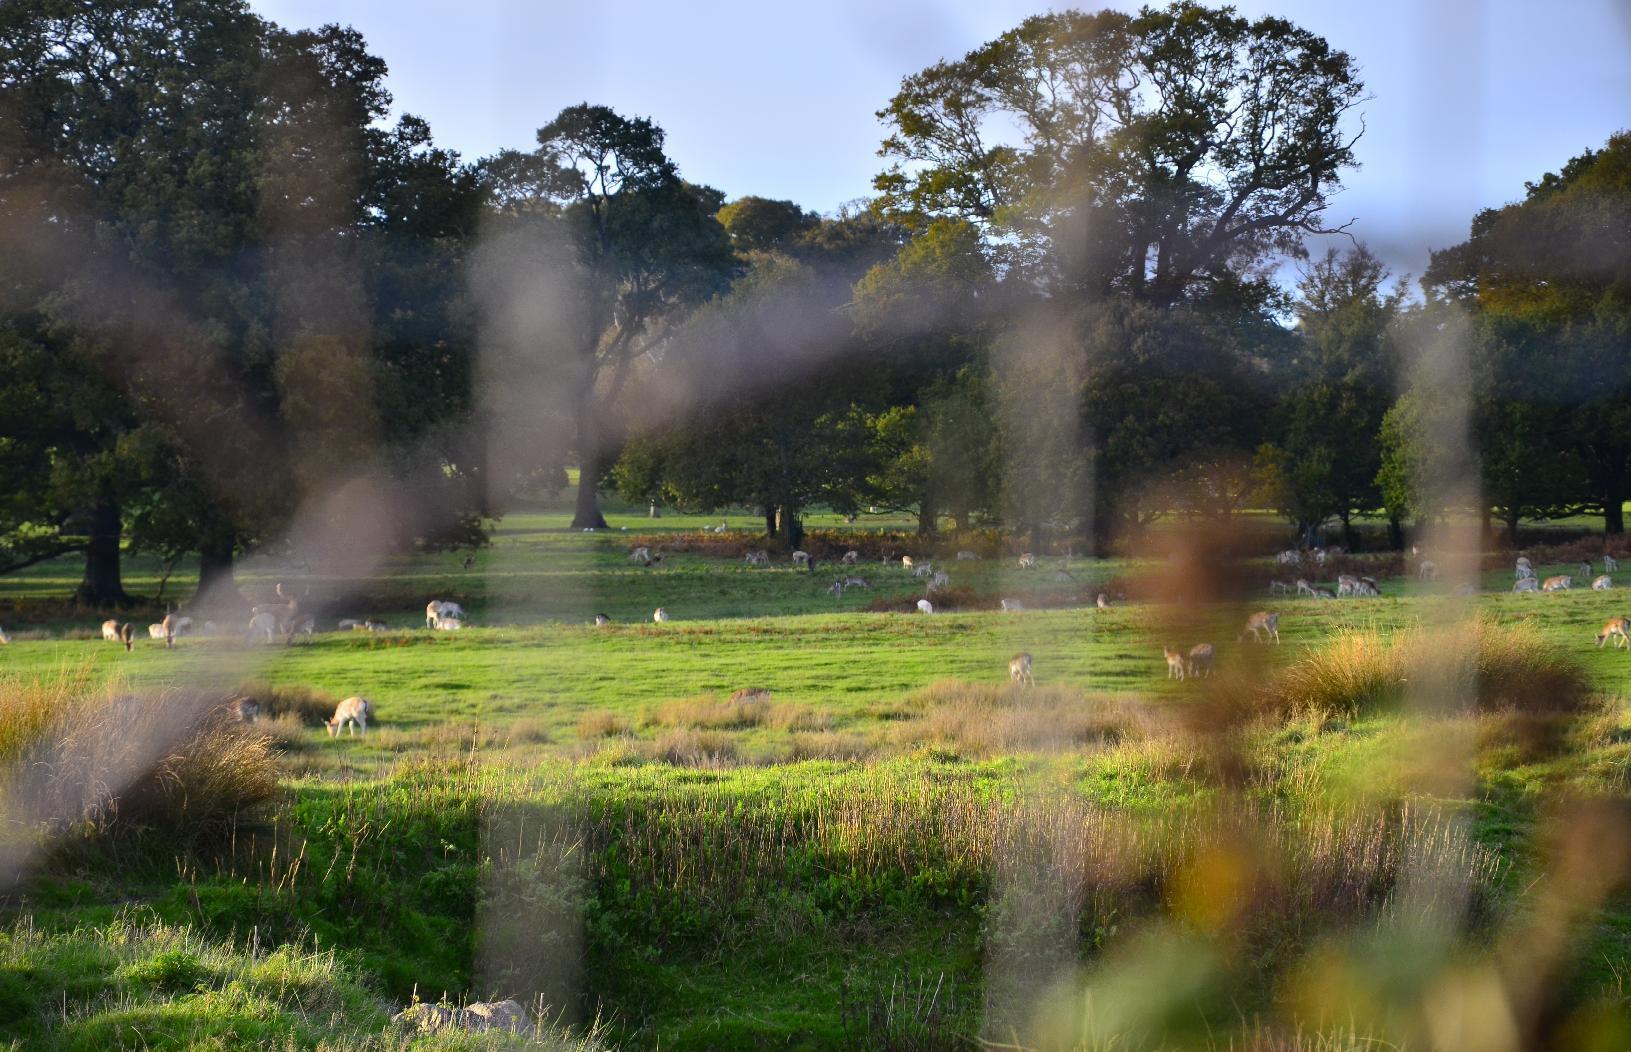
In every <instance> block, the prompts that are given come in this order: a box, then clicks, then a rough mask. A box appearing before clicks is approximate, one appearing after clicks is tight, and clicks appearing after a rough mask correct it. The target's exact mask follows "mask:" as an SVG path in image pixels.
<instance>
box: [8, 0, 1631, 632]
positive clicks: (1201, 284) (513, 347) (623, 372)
mask: <svg viewBox="0 0 1631 1052" xmlns="http://www.w3.org/2000/svg"><path fill="white" fill-rule="evenodd" d="M1271 59H1272V60H1271ZM385 74H386V66H385V63H384V61H383V60H381V59H380V58H378V57H376V56H374V55H372V54H370V53H369V51H368V50H367V47H366V45H365V42H364V41H363V40H362V39H361V37H360V36H359V35H358V34H357V33H356V32H355V31H353V30H350V29H346V28H343V27H339V26H326V27H323V28H321V29H316V30H305V31H299V32H295V31H289V30H285V29H282V28H280V27H278V26H276V25H273V24H271V23H269V22H267V21H265V20H263V19H261V18H259V17H257V16H255V15H254V14H253V13H252V12H250V11H249V9H248V8H247V6H246V5H245V4H243V3H241V2H237V0H169V2H156V0H129V2H121V0H114V2H110V3H101V4H95V5H81V4H63V3H58V2H55V0H10V2H8V3H6V4H4V5H3V6H0V572H9V571H12V570H16V569H19V568H22V567H25V566H28V565H31V564H33V563H35V562H38V561H41V560H43V559H49V558H55V557H59V556H62V555H64V554H68V553H83V555H84V557H85V560H86V570H85V577H84V581H83V584H82V586H81V595H82V598H84V599H85V600H86V601H88V602H92V603H98V604H110V603H119V602H124V601H126V600H127V599H128V597H127V596H126V595H125V593H124V589H123V586H122V583H121V578H120V557H121V552H122V551H128V550H138V551H144V552H151V553H156V554H158V555H159V556H161V557H162V558H164V559H165V560H167V561H169V562H171V563H174V562H175V561H176V560H179V559H182V558H187V557H191V556H194V555H197V556H198V557H200V559H201V565H202V567H203V575H202V576H203V580H202V582H201V587H202V588H203V589H206V590H208V589H220V590H221V594H223V595H230V594H231V587H232V566H233V562H234V559H235V558H236V557H237V556H238V555H240V554H242V553H244V552H246V551H248V550H252V549H263V548H266V547H268V546H274V545H287V546H289V547H290V549H291V550H292V551H293V552H295V553H296V554H298V555H300V556H301V557H304V558H309V559H332V560H341V561H343V560H344V559H345V558H347V557H348V556H357V553H358V552H361V551H364V550H370V551H382V550H390V549H394V548H400V547H403V546H408V545H420V546H426V547H432V548H435V547H443V548H446V547H460V546H467V545H474V544H479V543H481V542H482V540H483V539H484V536H485V532H486V530H487V529H488V528H489V526H490V524H491V523H492V521H493V519H494V518H495V517H496V516H498V515H501V514H502V513H503V511H504V509H505V508H506V506H507V505H508V504H509V503H510V502H512V501H513V500H514V499H515V498H516V497H517V496H518V495H524V494H528V493H532V492H537V491H539V490H541V489H549V488H558V487H560V486H562V485H564V484H565V479H566V475H565V470H564V467H565V465H568V464H576V465H579V466H580V467H581V468H582V472H581V482H580V484H579V488H578V494H577V509H576V516H575V520H574V525H576V526H579V527H589V526H598V525H603V520H602V519H601V515H600V510H599V507H598V502H597V494H598V492H599V491H600V489H601V488H602V487H604V486H607V485H612V486H615V487H616V488H617V490H618V491H619V492H620V493H621V494H622V495H623V496H625V497H626V498H628V499H631V500H639V501H642V502H644V501H647V500H651V501H657V502H660V503H662V504H664V505H668V506H674V507H680V508H685V509H693V510H711V509H716V508H720V507H724V506H734V507H740V506H746V507H751V508H755V509H761V510H762V512H763V515H764V518H765V527H766V530H767V532H769V533H771V534H772V535H773V536H775V537H776V538H777V539H779V540H781V541H782V542H784V543H787V544H790V545H796V544H797V543H798V542H799V540H800V537H801V535H802V526H801V516H802V514H803V512H804V511H805V509H808V508H810V507H812V506H816V505H822V506H826V507H830V508H833V509H835V510H837V511H839V512H856V511H860V510H861V509H863V508H888V509H892V510H900V511H909V512H911V513H915V514H916V515H917V516H918V521H919V523H920V528H921V529H922V530H924V531H933V530H935V529H936V528H937V525H938V524H940V523H942V522H943V521H944V520H945V519H947V518H949V519H950V520H951V522H952V523H954V524H955V526H956V527H957V528H959V529H969V528H973V527H975V526H981V527H984V526H992V525H999V526H1002V527H1004V528H1007V529H1011V530H1015V531H1020V532H1024V533H1029V534H1042V535H1048V536H1051V537H1055V538H1057V537H1066V536H1068V537H1077V538H1080V539H1081V541H1082V543H1083V544H1084V545H1085V546H1088V547H1091V549H1092V550H1095V551H1101V552H1102V551H1105V550H1108V549H1109V548H1110V547H1111V546H1113V545H1115V544H1118V543H1121V542H1122V541H1125V540H1127V539H1130V538H1134V537H1136V536H1137V535H1138V533H1139V532H1140V531H1142V530H1144V529H1146V528H1147V527H1148V526H1150V525H1151V524H1152V523H1154V522H1156V521H1158V520H1160V519H1162V518H1164V517H1171V516H1175V515H1176V516H1188V517H1195V518H1202V519H1208V518H1216V519H1222V518H1226V517H1228V516H1229V515H1231V514H1232V513H1234V512H1235V511H1238V510H1240V509H1243V508H1247V507H1265V506H1267V507H1272V508H1274V509H1276V510H1278V511H1279V512H1280V513H1281V514H1283V515H1284V516H1285V518H1286V519H1287V521H1288V522H1289V523H1291V524H1292V526H1293V527H1294V530H1295V533H1296V535H1297V536H1298V537H1299V538H1302V539H1304V540H1312V539H1313V538H1314V536H1315V534H1316V533H1317V532H1318V531H1321V530H1326V531H1330V532H1333V533H1334V532H1335V530H1336V529H1337V528H1338V527H1340V528H1342V529H1347V528H1348V527H1349V525H1350V524H1351V523H1352V521H1353V519H1354V517H1355V516H1356V515H1360V514H1370V513H1376V512H1381V513H1383V514H1384V515H1385V516H1386V518H1387V519H1388V521H1389V522H1391V523H1392V525H1393V529H1392V535H1393V541H1394V542H1395V543H1396V544H1398V543H1403V540H1404V537H1405V535H1406V531H1408V530H1409V529H1410V528H1411V527H1412V525H1413V524H1414V523H1416V522H1418V521H1421V520H1423V519H1424V518H1427V517H1431V516H1434V515H1437V514H1441V513H1443V512H1445V511H1449V510H1456V511H1460V512H1466V511H1470V512H1472V513H1474V514H1479V513H1482V514H1487V515H1489V516H1491V517H1492V518H1493V519H1494V520H1496V521H1498V522H1500V523H1502V524H1503V525H1504V527H1505V529H1506V530H1507V531H1509V533H1511V534H1512V535H1514V536H1515V533H1516V529H1517V525H1518V522H1519V520H1521V519H1544V518H1549V517H1556V516H1561V515H1565V514H1573V513H1576V512H1581V511H1591V512H1597V513H1601V514H1603V515H1604V516H1605V519H1606V523H1607V529H1608V531H1609V532H1611V533H1618V532H1622V531H1623V529H1624V523H1623V520H1622V517H1621V507H1622V505H1623V503H1624V501H1625V500H1626V499H1627V497H1628V496H1631V493H1628V492H1627V490H1628V488H1631V382H1628V379H1627V376H1628V373H1627V370H1626V368H1625V365H1626V363H1627V360H1628V357H1631V356H1628V353H1627V352H1628V351H1631V135H1628V134H1626V133H1621V134H1619V135H1617V136H1615V137H1613V138H1611V139H1610V140H1609V142H1608V143H1607V144H1606V145H1605V146H1603V147H1602V148H1601V149H1596V150H1587V151H1586V152H1584V153H1582V154H1581V155H1580V156H1579V157H1577V158H1575V159H1574V160H1572V161H1570V162H1569V163H1568V164H1567V165H1566V166H1564V168H1563V169H1562V171H1560V172H1557V173H1548V174H1545V175H1544V176H1542V177H1541V178H1540V179H1539V180H1538V181H1537V182H1534V183H1531V184H1528V185H1527V187H1526V190H1525V192H1524V194H1523V196H1522V199H1521V200H1519V201H1518V202H1517V203H1515V204H1512V205H1509V206H1507V207H1505V208H1502V209H1498V210H1493V211H1486V212H1483V213H1480V214H1479V215H1477V216H1474V217H1471V229H1470V234H1469V237H1468V239H1467V240H1466V241H1465V242H1464V243H1462V244H1460V245H1457V246H1454V247H1452V248H1449V249H1446V250H1444V251H1440V252H1437V253H1435V254H1434V255H1433V257H1432V262H1431V264H1430V266H1429V267H1428V270H1427V272H1426V274H1425V275H1424V276H1423V277H1422V279H1421V281H1420V283H1419V289H1417V288H1411V287H1409V286H1408V285H1407V284H1406V283H1405V282H1404V281H1403V280H1401V279H1398V278H1396V276H1393V275H1389V274H1388V273H1387V272H1386V271H1385V269H1384V267H1383V266H1382V265H1381V263H1380V262H1379V261H1378V260H1377V259H1376V258H1375V257H1374V256H1372V255H1371V254H1370V253H1369V252H1367V251H1366V250H1365V249H1364V247H1363V246H1360V245H1356V244H1354V243H1352V242H1351V241H1350V240H1348V239H1346V238H1345V237H1344V236H1343V231H1342V228H1341V227H1340V226H1339V225H1336V224H1334V223H1332V222H1331V221H1328V220H1327V218H1326V215H1327V212H1328V207H1327V206H1328V204H1329V201H1330V198H1331V195H1332V194H1334V193H1335V192H1336V191H1337V190H1339V189H1340V187H1341V179H1342V177H1343V175H1344V174H1345V173H1346V172H1347V171H1348V170H1350V169H1352V168H1353V167H1354V166H1355V164H1356V163H1357V157H1356V151H1357V150H1358V147H1359V135H1358V132H1359V130H1360V121H1359V119H1358V118H1359V114H1358V110H1357V108H1358V107H1359V106H1360V104H1361V103H1362V101H1363V99H1364V89H1363V86H1362V84H1361V83H1360V81H1359V79H1358V75H1357V64H1356V63H1355V61H1354V60H1353V59H1352V58H1350V57H1349V56H1348V55H1346V54H1344V53H1342V52H1339V51H1335V50H1333V49H1331V48H1330V46H1329V45H1328V44H1327V43H1326V42H1325V41H1324V40H1323V39H1322V38H1320V37H1318V36H1316V35H1314V34H1311V33H1308V32H1306V31H1304V30H1302V29H1299V28H1297V27H1296V26H1294V25H1292V24H1290V23H1288V22H1286V21H1284V20H1281V19H1276V18H1263V19H1259V20H1257V21H1251V20H1248V19H1245V18H1241V17H1238V16H1237V15H1235V14H1234V13H1233V12H1232V11H1230V10H1229V9H1211V8H1206V7H1201V6H1199V5H1195V4H1189V3H1179V4H1175V5H1173V6H1172V7H1169V8H1165V9H1160V10H1153V9H1147V10H1145V11H1144V12H1142V13H1140V14H1137V15H1127V14H1122V13H1118V12H1112V11H1105V12H1099V13H1096V14H1084V13H1080V12H1064V13H1058V14H1048V15H1042V16H1037V17H1035V18H1031V19H1028V20H1026V21H1025V22H1024V23H1023V24H1021V25H1020V26H1018V27H1017V28H1015V29H1013V30H1011V31H1010V32H1008V33H1005V34H1003V35H1002V36H1001V37H999V38H998V39H996V40H993V41H991V42H989V43H987V44H985V45H983V46H982V47H980V48H978V49H976V50H975V51H973V52H970V53H969V54H968V55H966V56H965V57H963V58H960V59H956V60H948V61H945V62H941V63H938V64H936V65H934V66H931V67H929V68H927V69H924V70H922V71H920V72H917V73H913V74H911V75H909V76H906V77H905V79H904V80H903V81H902V84H901V88H900V91H899V93H898V94H897V95H896V96H895V97H894V98H893V99H890V100H881V101H883V103H884V105H883V109H882V110H881V111H880V114H879V117H880V119H881V121H882V123H883V134H884V140H883V148H882V151H881V152H882V155H883V157H884V158H885V163H886V164H887V165H888V167H887V168H886V169H885V170H884V171H883V172H881V173H880V174H879V175H878V177H877V179H876V180H875V189H876V196H874V197H872V198H870V199H868V200H865V201H859V202H856V203H855V204H854V205H853V206H850V207H847V208H845V209H843V210H841V211H840V212H839V213H838V214H836V215H831V216H821V215H815V214H812V213H809V212H806V211H805V210H803V209H801V208H800V207H798V206H797V205H795V204H793V203H791V202H787V201H775V200H769V199H766V198H763V197H756V196H743V197H739V198H737V199H735V200H730V201H727V199H726V197H725V195H723V194H722V193H720V192H719V191H717V190H714V189H712V188H709V187H706V186H700V185H697V184H694V183H691V182H688V181H686V180H685V179H684V178H683V176H682V175H681V173H680V172H679V171H678V169H677V167H676V166H675V164H674V162H673V161H672V160H671V158H670V157H669V156H668V154H667V152H666V144H665V140H664V134H663V131H662V129H661V128H660V127H659V126H658V125H657V124H655V123H653V122H652V121H651V120H648V119H645V118H637V117H629V116H625V115H621V114H618V113H615V112H613V111H611V110H609V109H607V108H605V107H602V106H595V105H589V104H583V105H577V106H572V107H569V108H567V109H565V110H563V111H561V112H560V113H559V114H558V115H556V116H555V117H554V118H553V119H551V120H549V121H548V123H546V124H545V125H544V126H543V127H541V128H540V129H539V132H538V136H537V142H536V144H535V145H534V146H532V147H531V148H530V149H526V150H509V151H504V152H501V153H499V154H497V155H495V156H492V157H488V158H484V159H481V160H479V161H475V162H469V161H466V160H464V159H462V158H460V157H459V156H457V155H456V154H454V153H451V152H449V151H447V150H445V149H442V148H439V147H437V146H436V145H435V142H434V140H433V138H432V135H431V131H430V128H429V127H428V126H427V125H426V123H425V122H424V121H422V120H420V119H418V118H415V117H412V116H403V117H401V118H400V119H398V120H397V121H396V122H395V123H394V124H389V123H387V120H386V118H387V117H388V115H389V114H390V112H391V98H390V96H389V94H388V93H387V92H386V91H385V88H384V86H383V85H384V78H385ZM994 136H996V137H994ZM1514 189H1515V192H1516V188H1514ZM1322 237H1323V240H1322ZM1309 245H1314V246H1316V247H1315V248H1314V249H1312V250H1310V249H1309V248H1307V247H1306V246H1309ZM1288 259H1291V260H1295V261H1297V262H1296V267H1295V271H1296V273H1297V275H1298V280H1296V281H1295V283H1294V287H1291V288H1287V287H1284V286H1283V285H1282V284H1281V283H1280V282H1279V281H1278V280H1277V275H1279V274H1283V273H1286V272H1287V270H1286V267H1285V262H1286V260H1288ZM1446 479H1453V480H1455V481H1456V482H1457V483H1458V484H1459V485H1457V486H1446V485H1444V484H1442V483H1443V482H1444V480H1446ZM1446 502H1459V503H1460V504H1461V505H1463V506H1462V507H1458V508H1447V507H1445V506H1444V504H1445V503H1446ZM1350 540H1351V537H1350ZM357 557H360V556H357Z"/></svg>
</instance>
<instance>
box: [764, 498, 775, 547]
mask: <svg viewBox="0 0 1631 1052" xmlns="http://www.w3.org/2000/svg"><path fill="white" fill-rule="evenodd" d="M765 536H766V537H769V538H770V539H772V540H774V539H775V538H776V506H775V505H774V504H766V505H765Z"/></svg>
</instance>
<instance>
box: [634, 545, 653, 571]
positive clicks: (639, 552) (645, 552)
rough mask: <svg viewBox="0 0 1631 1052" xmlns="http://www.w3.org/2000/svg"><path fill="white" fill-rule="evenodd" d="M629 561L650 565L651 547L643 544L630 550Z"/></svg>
mask: <svg viewBox="0 0 1631 1052" xmlns="http://www.w3.org/2000/svg"><path fill="white" fill-rule="evenodd" d="M629 561H630V562H635V563H639V564H640V565H641V566H650V565H651V549H650V548H648V547H646V546H645V545H643V544H642V545H641V546H640V547H638V548H636V549H634V550H633V551H631V552H629Z"/></svg>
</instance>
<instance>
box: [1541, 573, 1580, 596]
mask: <svg viewBox="0 0 1631 1052" xmlns="http://www.w3.org/2000/svg"><path fill="white" fill-rule="evenodd" d="M1573 584H1574V578H1572V577H1570V576H1569V575H1568V574H1558V575H1557V576H1556V577H1548V578H1546V580H1544V581H1542V582H1541V583H1540V590H1541V591H1543V592H1566V591H1568V590H1569V588H1570V587H1571V586H1573Z"/></svg>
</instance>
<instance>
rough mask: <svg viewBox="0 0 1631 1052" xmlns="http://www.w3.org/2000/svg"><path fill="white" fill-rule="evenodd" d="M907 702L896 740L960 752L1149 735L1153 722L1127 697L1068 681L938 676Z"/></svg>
mask: <svg viewBox="0 0 1631 1052" xmlns="http://www.w3.org/2000/svg"><path fill="white" fill-rule="evenodd" d="M906 704H907V709H908V711H913V710H916V712H917V715H916V716H914V717H912V718H909V719H907V720H904V721H902V722H901V723H899V724H898V725H897V726H896V728H895V734H894V736H895V739H896V741H897V742H900V743H902V744H907V745H914V744H932V745H938V746H944V747H949V748H952V749H955V750H956V751H957V752H959V753H961V754H963V755H966V756H997V755H1001V754H1003V753H1007V752H1014V751H1037V752H1048V751H1058V750H1066V749H1079V748H1082V747H1084V746H1095V745H1113V744H1115V743H1117V742H1120V741H1125V740H1130V739H1135V738H1141V737H1144V736H1146V735H1148V734H1149V733H1151V731H1152V730H1153V728H1154V723H1155V717H1154V715H1153V714H1152V713H1151V712H1150V711H1149V710H1148V709H1147V708H1146V707H1145V706H1142V705H1140V704H1138V703H1137V702H1135V701H1133V700H1131V699H1127V698H1118V697H1111V696H1107V695H1096V694H1088V693H1086V692H1084V691H1080V690H1077V689H1075V688H1072V687H1031V688H1020V687H1014V686H1010V685H1008V684H995V683H965V682H962V681H959V680H942V681H940V682H938V683H935V684H933V685H931V686H929V687H927V688H925V689H924V690H921V691H919V692H917V693H916V694H914V695H912V696H911V697H910V698H908V699H907V703H906Z"/></svg>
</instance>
